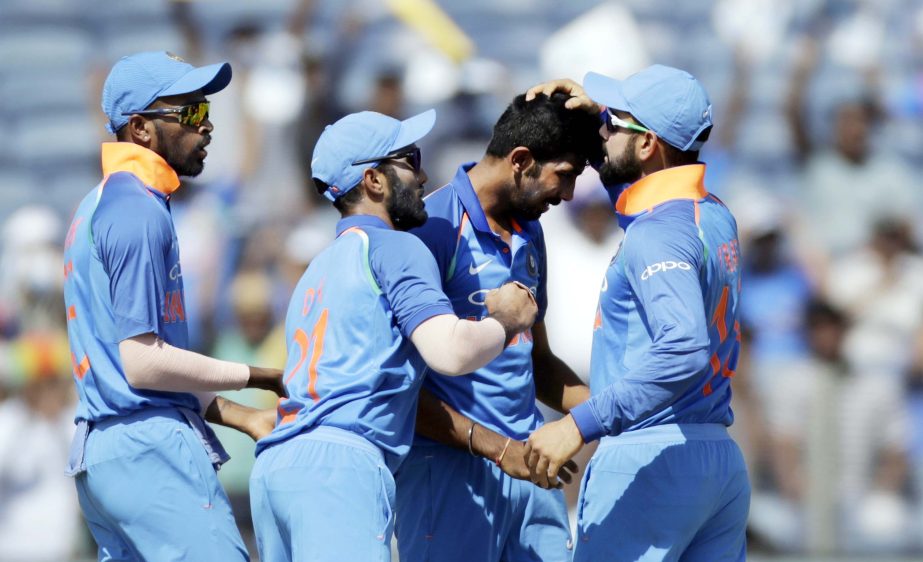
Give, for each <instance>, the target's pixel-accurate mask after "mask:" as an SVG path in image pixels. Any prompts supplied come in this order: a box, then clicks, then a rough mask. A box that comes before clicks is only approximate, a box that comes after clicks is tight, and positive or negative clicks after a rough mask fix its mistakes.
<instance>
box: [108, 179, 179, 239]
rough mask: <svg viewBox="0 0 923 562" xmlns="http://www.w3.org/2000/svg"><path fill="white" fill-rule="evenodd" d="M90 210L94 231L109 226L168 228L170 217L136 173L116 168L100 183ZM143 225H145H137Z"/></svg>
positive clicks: (161, 203) (120, 228)
mask: <svg viewBox="0 0 923 562" xmlns="http://www.w3.org/2000/svg"><path fill="white" fill-rule="evenodd" d="M96 197H97V202H96V207H95V209H94V210H93V218H92V220H93V231H94V232H100V231H101V230H102V229H103V228H104V227H107V226H112V227H115V228H116V229H117V230H119V231H121V230H137V231H139V232H140V231H142V230H146V231H149V229H150V228H156V229H169V228H170V217H169V214H168V212H167V210H166V207H165V206H164V204H163V202H162V201H160V200H159V199H158V196H157V195H154V194H153V193H151V192H150V191H149V190H148V188H147V187H146V186H145V185H144V183H143V182H142V181H141V180H140V179H138V177H137V176H135V175H134V174H132V173H130V172H116V173H114V174H112V175H110V176H109V177H108V178H106V180H105V181H104V182H103V184H102V185H101V186H100V191H99V192H98V193H97V195H96ZM141 225H146V226H147V227H148V228H146V229H141V228H138V227H139V226H141Z"/></svg>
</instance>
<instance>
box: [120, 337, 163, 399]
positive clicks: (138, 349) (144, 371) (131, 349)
mask: <svg viewBox="0 0 923 562" xmlns="http://www.w3.org/2000/svg"><path fill="white" fill-rule="evenodd" d="M147 346H148V344H147V342H141V341H138V340H137V339H136V338H129V339H127V340H123V341H121V342H119V357H120V359H121V362H122V372H123V373H124V374H125V381H126V382H128V384H129V385H131V386H132V387H134V388H139V389H145V390H157V389H156V388H153V387H152V386H151V385H152V380H151V376H150V374H151V372H152V371H151V366H150V365H148V364H147V360H148V353H147V352H148V349H147Z"/></svg>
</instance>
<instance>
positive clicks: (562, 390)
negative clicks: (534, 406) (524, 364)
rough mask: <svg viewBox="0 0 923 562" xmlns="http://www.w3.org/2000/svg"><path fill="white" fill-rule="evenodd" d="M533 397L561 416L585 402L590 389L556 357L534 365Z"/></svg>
mask: <svg viewBox="0 0 923 562" xmlns="http://www.w3.org/2000/svg"><path fill="white" fill-rule="evenodd" d="M534 369H535V377H534V378H535V395H536V397H537V398H538V399H539V400H541V402H542V403H543V404H545V405H546V406H548V407H549V408H553V409H555V410H557V411H558V412H561V413H562V414H566V413H568V412H570V411H571V409H572V408H573V407H574V406H577V405H578V404H582V403H583V402H586V400H587V399H588V398H589V397H590V388H589V387H588V386H587V385H586V384H584V383H583V381H582V380H580V377H578V376H577V373H575V372H574V371H573V370H572V369H571V368H570V367H568V366H567V364H566V363H564V361H562V360H561V359H560V358H559V357H557V356H556V355H553V354H551V355H549V356H547V357H545V358H543V359H541V360H536V361H535V363H534Z"/></svg>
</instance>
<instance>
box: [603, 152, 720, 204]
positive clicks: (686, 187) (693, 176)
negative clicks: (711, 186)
mask: <svg viewBox="0 0 923 562" xmlns="http://www.w3.org/2000/svg"><path fill="white" fill-rule="evenodd" d="M704 179H705V165H704V164H690V165H688V166H677V167H675V168H667V169H665V170H660V171H659V172H655V173H653V174H651V175H649V176H644V177H643V178H641V179H640V180H638V181H636V182H635V183H633V184H631V185H630V186H629V187H628V188H627V189H626V190H625V191H623V192H622V194H621V195H619V199H618V201H617V202H616V203H615V210H616V211H618V212H619V213H620V214H622V215H637V214H638V213H641V212H643V211H647V210H650V209H653V208H654V207H656V206H657V205H660V204H661V203H666V202H667V201H672V200H673V199H692V200H696V201H697V200H699V199H704V198H705V197H706V196H707V195H708V190H706V189H705V183H704Z"/></svg>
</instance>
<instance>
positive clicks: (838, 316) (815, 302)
mask: <svg viewBox="0 0 923 562" xmlns="http://www.w3.org/2000/svg"><path fill="white" fill-rule="evenodd" d="M804 318H805V324H806V325H807V327H808V328H813V327H815V326H817V325H820V324H834V325H837V326H843V327H846V326H848V325H849V318H848V317H847V316H846V314H845V313H844V312H843V311H842V310H840V309H839V308H837V307H835V306H834V305H833V304H831V303H829V302H827V301H826V300H824V299H822V298H820V297H814V298H812V299H811V300H810V301H808V303H807V304H806V305H805V307H804Z"/></svg>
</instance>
